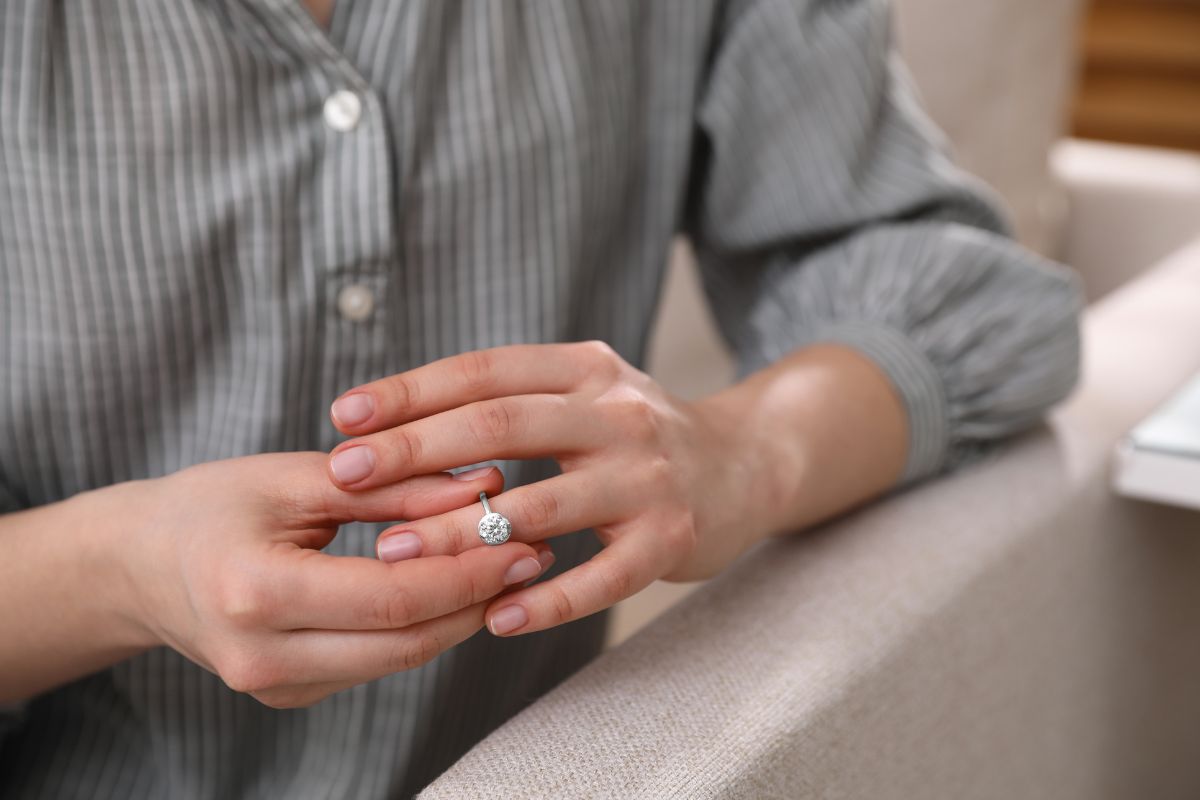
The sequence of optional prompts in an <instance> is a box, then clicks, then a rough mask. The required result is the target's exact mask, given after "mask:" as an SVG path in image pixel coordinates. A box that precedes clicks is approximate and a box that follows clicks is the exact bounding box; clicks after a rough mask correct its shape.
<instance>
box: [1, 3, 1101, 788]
mask: <svg viewBox="0 0 1200 800" xmlns="http://www.w3.org/2000/svg"><path fill="white" fill-rule="evenodd" d="M889 22H890V21H889V13H888V9H887V6H886V4H885V3H883V2H875V1H874V0H728V2H726V1H724V0H655V2H653V3H649V2H638V1H637V0H592V1H591V2H588V0H543V1H541V2H538V1H537V0H510V1H509V2H504V3H498V2H488V1H487V0H478V1H477V2H470V1H469V0H461V1H452V0H404V1H403V2H399V1H397V0H394V1H393V2H387V0H337V2H336V3H335V10H334V16H333V19H332V22H331V25H330V28H329V29H328V30H322V29H321V28H319V27H318V26H317V25H316V24H315V23H314V22H313V21H312V19H311V18H310V17H309V16H308V15H307V14H306V13H305V11H304V10H303V9H302V7H301V6H300V4H299V3H298V2H296V0H189V1H186V2H185V1H184V0H115V1H114V0H73V1H72V2H63V1H62V0H57V1H53V2H52V1H51V0H5V2H4V3H3V4H0V511H12V510H17V509H23V508H28V507H32V506H37V505H40V504H44V503H49V502H52V501H56V500H59V499H61V498H65V497H68V496H70V495H73V494H75V493H78V492H81V491H84V490H87V489H92V488H95V487H101V486H105V485H109V484H112V483H115V482H118V481H125V480H129V479H135V478H145V477H153V476H159V475H163V474H166V473H170V472H172V471H175V470H178V469H181V468H183V467H186V466H188V465H190V464H194V463H197V462H203V461H209V460H213V459H221V458H227V457H232V456H239V455H246V454H251V453H258V452H264V451H289V450H311V449H317V450H328V449H330V448H332V447H333V446H334V445H335V444H336V443H337V442H338V441H339V437H338V435H337V434H336V432H335V430H334V429H333V427H332V426H331V424H330V421H329V418H328V414H327V409H328V407H329V403H330V402H331V400H332V399H333V398H334V397H336V396H337V395H338V394H340V393H341V392H342V391H344V390H345V389H347V388H349V387H351V386H354V385H356V384H358V383H360V382H364V381H368V380H371V379H375V378H378V377H381V376H385V375H388V374H392V373H397V372H401V371H404V370H407V369H411V368H413V367H416V366H418V365H420V364H424V363H426V362H429V361H431V360H433V359H437V358H440V357H443V356H447V355H450V354H454V353H458V352H462V351H466V350H471V349H476V348H483V347H489V346H494V345H501V344H507V343H516V342H558V341H570V340H579V339H585V338H597V339H603V340H606V341H608V342H609V343H610V344H611V345H612V346H613V347H614V348H615V349H616V350H617V352H619V353H620V354H621V355H622V356H623V357H624V358H626V359H627V360H628V361H630V362H631V363H633V364H635V365H636V364H641V363H642V361H643V356H644V352H645V346H646V339H647V332H648V330H649V329H650V325H651V322H652V316H653V312H654V309H655V305H656V302H657V300H658V296H659V289H660V285H661V280H662V276H663V265H664V263H665V261H666V257H667V253H668V249H669V245H670V242H671V240H672V237H673V236H675V235H677V234H682V235H685V236H687V237H689V238H690V239H691V241H692V242H693V244H694V246H695V249H696V251H697V254H698V257H699V262H700V266H701V270H702V275H703V278H704V285H705V288H706V291H707V292H708V295H709V298H710V300H711V303H712V306H713V309H714V311H715V314H716V316H717V319H718V321H719V323H720V327H721V330H722V332H723V334H724V335H725V337H726V338H727V339H728V341H729V343H730V345H731V347H732V348H733V349H734V351H735V352H736V354H737V357H738V360H739V364H740V365H741V368H742V372H743V374H744V373H746V372H749V371H750V370H753V369H756V368H758V367H760V366H762V365H764V364H766V363H769V362H770V361H772V360H774V359H776V358H778V357H780V356H782V355H784V354H785V353H787V352H789V351H790V350H792V349H794V348H797V347H800V346H803V345H805V344H809V343H813V342H817V341H834V342H842V343H845V344H847V345H849V346H852V347H856V348H858V349H859V350H861V351H862V352H864V353H866V354H867V355H868V356H869V357H871V358H873V359H875V361H876V362H877V363H878V364H879V365H880V366H881V367H882V369H883V370H884V371H885V372H886V373H887V375H888V376H889V377H890V378H891V380H892V381H893V383H894V384H895V386H896V388H897V390H898V391H899V393H900V395H901V397H902V398H903V401H904V404H905V407H906V410H907V413H908V418H909V421H910V427H911V436H910V439H911V444H910V452H909V455H908V462H907V467H906V473H905V479H906V480H908V481H912V480H916V479H919V478H921V477H924V476H928V475H930V474H933V473H936V472H939V471H942V470H945V469H947V468H950V467H952V466H954V465H955V464H958V463H960V462H962V461H963V460H964V459H966V458H969V457H970V455H971V454H972V453H974V452H976V451H978V450H979V449H980V448H981V447H983V446H985V445H986V444H987V443H988V442H991V441H994V440H996V439H998V438H999V437H1002V436H1005V435H1007V434H1009V433H1011V432H1013V431H1016V430H1019V429H1021V428H1023V427H1027V426H1028V425H1030V424H1032V423H1033V422H1035V421H1036V420H1037V419H1038V417H1039V415H1040V414H1041V413H1042V412H1043V411H1044V410H1045V409H1046V408H1047V407H1048V406H1049V405H1051V404H1052V403H1053V402H1055V401H1056V400H1057V399H1059V398H1061V397H1062V396H1063V395H1064V394H1065V393H1066V392H1067V391H1068V389H1069V388H1070V386H1071V385H1072V383H1073V380H1074V376H1075V371H1076V365H1077V360H1078V353H1077V351H1078V336H1077V317H1078V307H1079V303H1078V299H1077V292H1076V286H1075V282H1074V280H1073V279H1072V278H1071V277H1070V276H1069V275H1068V273H1067V272H1066V271H1065V270H1063V269H1061V268H1058V267H1056V266H1054V265H1051V264H1049V263H1046V262H1043V261H1042V260H1040V259H1039V258H1037V257H1036V256H1033V255H1031V254H1030V253H1028V252H1025V251H1023V250H1022V249H1021V248H1019V247H1018V246H1016V245H1015V244H1013V243H1012V242H1011V241H1010V240H1009V239H1007V238H1006V236H1005V233H1004V231H1005V224H1004V222H1003V221H1002V219H1001V218H1000V216H999V215H998V213H997V210H996V207H995V203H994V202H993V201H992V200H991V199H990V197H989V195H988V193H987V192H986V190H984V189H983V188H981V187H980V186H978V185H977V184H975V183H974V182H973V181H971V180H970V179H969V178H967V177H965V176H964V175H963V174H962V173H960V172H958V171H956V170H955V169H954V167H953V166H952V165H951V163H950V161H949V160H948V158H947V155H946V152H945V147H944V144H943V142H942V139H941V137H940V135H939V134H938V133H937V132H936V131H935V130H934V129H933V128H932V126H931V125H930V123H929V121H928V120H927V119H926V117H925V116H924V115H923V114H922V112H921V111H920V110H919V108H918V107H917V105H916V104H915V102H914V96H913V93H912V92H911V91H910V89H909V88H908V86H907V83H906V80H905V77H904V73H903V71H902V70H901V69H900V68H899V67H898V66H897V65H896V63H895V60H894V57H893V55H892V54H891V50H890V48H889V27H890V24H889ZM502 466H503V468H504V471H505V474H506V478H507V482H508V484H509V485H510V486H511V485H517V484H521V483H526V482H529V481H534V480H539V479H541V478H543V477H546V476H549V475H551V474H553V472H554V470H555V469H556V467H555V465H554V464H553V463H549V462H542V461H531V462H506V463H504V464H503V465H502ZM381 527H382V526H379V525H368V524H352V525H347V526H344V527H343V529H342V532H341V534H340V536H339V537H338V538H337V540H336V541H335V543H334V544H333V545H331V547H330V551H331V552H334V553H340V554H371V553H372V552H373V543H374V539H375V535H376V533H377V532H378V531H379V530H380V529H381ZM46 535H53V532H52V531H47V532H46ZM555 546H556V551H557V554H558V557H559V566H558V567H557V569H558V570H561V569H565V568H569V567H570V566H572V565H573V564H577V563H579V562H580V561H582V560H584V559H586V558H588V557H590V556H591V555H592V554H594V553H595V552H596V551H597V549H598V547H599V545H598V543H597V541H596V539H595V537H594V536H593V535H592V534H590V533H588V532H582V533H579V534H575V535H573V536H570V537H564V538H563V539H560V540H558V541H557V542H556V545H555ZM603 633H604V618H603V615H597V616H595V617H592V618H588V619H585V620H582V621H579V622H576V623H573V624H571V625H567V626H563V627H561V628H558V629H555V630H551V631H547V632H543V633H539V634H535V635H530V636H522V637H517V638H513V639H497V638H494V637H491V636H489V635H487V634H486V633H484V634H481V635H477V636H475V637H474V638H472V639H470V640H469V641H467V642H466V643H464V644H463V645H461V646H459V647H457V648H455V649H453V650H451V651H448V652H446V653H444V654H443V655H442V656H440V657H439V658H437V659H435V660H434V661H433V662H431V663H430V664H428V665H426V666H424V667H422V668H419V669H415V670H412V671H410V672H407V673H403V674H398V675H394V676H392V677H389V678H386V679H383V680H378V681H374V682H372V683H370V684H366V685H362V686H358V687H356V688H354V689H351V690H348V691H345V692H342V693H340V694H338V695H335V696H333V697H331V698H329V699H327V700H325V701H324V702H322V703H320V704H318V705H316V706H314V707H312V708H308V709H298V710H284V711H280V710H271V709H268V708H266V707H263V706H261V705H259V704H258V703H257V702H256V701H254V700H253V699H251V698H249V697H247V696H244V695H238V694H236V693H234V692H232V691H230V690H229V689H228V688H227V687H225V686H224V685H223V684H222V683H221V681H220V680H219V679H218V678H216V677H215V676H213V675H211V674H210V673H208V672H206V671H204V670H203V669H201V668H199V667H197V666H195V665H193V664H192V663H191V662H189V661H188V660H186V659H185V658H183V657H182V656H180V655H178V654H177V653H175V652H173V651H170V650H167V649H159V650H154V651H151V652H148V653H145V654H144V655H141V656H139V657H136V658H134V659H132V660H130V661H127V662H124V663H121V664H118V665H117V666H115V667H113V668H111V669H107V670H105V671H103V672H101V673H98V674H95V675H92V676H89V677H86V678H84V679H82V680H79V681H77V682H74V683H72V684H70V685H68V686H64V687H61V688H59V689H56V690H54V691H51V692H48V693H46V694H44V695H42V696H39V697H37V698H35V699H33V700H31V701H29V702H27V703H25V704H23V705H21V706H20V707H17V708H11V709H5V710H3V711H2V712H0V794H2V795H4V796H5V797H102V798H109V797H112V798H131V797H172V798H229V797H258V796H267V797H289V798H307V797H312V798H324V797H336V798H350V797H354V798H357V797H362V798H373V797H384V796H408V795H410V794H412V793H413V792H415V791H417V790H418V789H419V788H420V787H421V786H423V785H425V784H426V783H428V782H429V781H430V780H431V779H432V778H434V777H435V776H436V775H437V774H438V773H439V772H440V771H442V770H443V769H445V768H446V767H447V766H448V765H449V764H451V763H452V762H453V761H454V760H455V759H456V758H457V757H458V756H460V755H461V754H462V753H464V752H465V751H466V750H467V749H468V748H470V747H471V746H472V745H473V744H474V743H475V742H477V741H479V740H480V739H481V738H482V737H483V736H484V735H485V734H487V733H488V732H489V731H490V730H492V729H493V728H494V727H496V726H497V725H499V724H500V723H501V722H503V721H504V720H505V719H506V718H508V717H510V716H511V715H513V714H514V713H516V712H517V711H518V710H520V709H521V708H523V707H524V706H526V705H527V704H529V703H530V702H532V701H533V700H534V699H536V698H537V697H538V696H539V695H540V694H542V693H543V692H545V691H546V690H547V689H548V688H549V687H551V686H553V685H554V684H555V683H556V682H558V681H560V680H562V679H563V678H564V677H565V676H566V675H568V674H570V673H571V672H572V671H573V670H575V669H577V668H578V667H579V666H581V665H582V664H583V663H585V662H586V661H588V660H589V659H590V658H592V657H593V656H594V655H595V654H596V653H597V652H598V651H599V649H600V648H601V645H602V640H603ZM0 646H3V644H2V643H0ZM530 746H537V744H536V743H530ZM497 757H498V758H502V757H503V754H497Z"/></svg>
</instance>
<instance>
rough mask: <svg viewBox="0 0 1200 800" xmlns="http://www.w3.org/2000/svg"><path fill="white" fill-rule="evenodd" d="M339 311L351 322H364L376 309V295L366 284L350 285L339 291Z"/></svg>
mask: <svg viewBox="0 0 1200 800" xmlns="http://www.w3.org/2000/svg"><path fill="white" fill-rule="evenodd" d="M337 307H338V313H340V314H341V315H342V316H343V317H345V318H346V319H348V320H350V321H351V322H362V321H363V320H364V319H366V318H367V317H369V316H371V312H372V311H374V310H375V295H373V294H371V290H370V289H368V288H367V287H365V286H358V285H353V284H352V285H350V286H346V287H345V288H343V289H342V290H341V291H340V292H338V299H337Z"/></svg>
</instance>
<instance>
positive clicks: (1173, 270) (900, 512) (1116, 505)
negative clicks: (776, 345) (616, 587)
mask: <svg viewBox="0 0 1200 800" xmlns="http://www.w3.org/2000/svg"><path fill="white" fill-rule="evenodd" d="M1198 308H1200V240H1198V241H1197V242H1196V244H1195V245H1193V246H1192V247H1191V248H1190V249H1189V250H1188V251H1186V252H1183V253H1181V254H1180V255H1179V256H1177V257H1176V258H1175V259H1173V260H1172V261H1171V263H1169V264H1164V265H1163V266H1162V267H1161V268H1160V269H1158V270H1156V271H1155V272H1153V273H1151V274H1150V275H1148V276H1147V277H1146V278H1145V279H1143V280H1141V281H1140V282H1139V283H1137V284H1135V285H1133V286H1131V287H1129V288H1128V289H1127V290H1124V291H1122V292H1119V293H1118V294H1117V295H1115V296H1113V297H1112V298H1111V299H1110V300H1109V301H1107V302H1106V303H1105V304H1104V305H1103V306H1101V307H1098V308H1096V309H1094V310H1093V311H1091V312H1090V313H1089V319H1088V323H1087V325H1086V335H1085V343H1086V345H1087V353H1088V359H1087V362H1086V366H1085V373H1084V380H1083V383H1082V387H1081V391H1080V392H1079V393H1078V394H1077V395H1076V396H1075V397H1074V398H1073V400H1072V401H1071V402H1070V403H1069V404H1068V405H1067V406H1065V407H1064V408H1063V409H1062V410H1061V411H1059V412H1057V413H1056V414H1055V415H1054V417H1053V420H1052V422H1051V425H1050V427H1049V429H1048V430H1043V431H1041V432H1039V433H1037V434H1035V435H1031V436H1029V437H1026V438H1025V439H1023V440H1022V441H1020V442H1019V443H1017V444H1015V445H1014V446H1012V447H1010V448H1007V449H1006V450H1005V451H1004V452H1003V453H1000V454H998V457H997V458H995V459H992V460H990V461H989V462H988V463H986V464H981V465H977V466H976V467H974V468H972V469H969V470H965V471H963V472H961V473H960V474H958V475H955V476H952V477H949V478H946V479H944V480H941V481H938V482H936V483H934V484H931V485H928V486H926V487H923V488H922V489H920V490H917V491H913V492H909V493H907V494H905V495H903V496H899V497H895V498H892V499H891V500H889V501H887V502H884V503H881V504H879V505H877V506H875V507H874V508H871V509H868V510H866V511H864V512H862V513H859V514H857V515H855V516H853V517H851V518H848V519H847V520H845V521H843V522H841V523H838V524H835V525H832V526H829V527H828V528H826V529H824V530H820V531H816V532H813V533H811V534H808V535H805V536H800V537H794V538H792V539H789V540H787V541H782V542H774V543H770V544H767V545H765V546H764V547H763V548H762V549H760V550H759V551H758V552H756V553H753V554H751V555H750V556H748V557H747V558H746V559H745V560H744V561H743V562H741V563H740V564H739V565H738V566H737V567H735V568H734V569H733V570H732V571H730V572H728V573H726V574H725V575H723V576H721V577H720V578H718V579H716V580H715V581H713V582H712V583H710V584H709V585H707V586H706V587H704V588H703V589H701V590H699V591H698V592H697V593H696V594H695V595H693V596H692V597H691V598H689V599H688V601H687V602H686V603H685V604H683V605H681V606H680V607H678V608H676V609H674V610H673V611H671V612H669V613H668V614H667V615H665V616H664V617H662V618H660V619H658V620H656V621H655V622H654V623H652V624H651V625H650V626H649V627H648V628H646V629H645V630H643V631H642V632H641V633H639V634H638V635H636V636H635V637H634V638H632V639H630V640H629V641H627V642H625V643H624V644H623V645H621V646H620V647H619V648H616V649H614V650H610V651H609V652H607V653H606V654H604V655H603V656H601V657H600V658H599V659H598V660H596V661H595V662H593V663H592V664H591V665H589V666H588V667H587V668H585V669H584V670H583V671H581V672H580V673H578V674H577V675H575V676H574V677H573V678H571V679H570V680H568V681H567V682H566V683H564V684H563V685H562V686H560V687H558V688H557V689H555V690H554V691H553V692H551V693H550V694H549V695H547V696H546V697H544V698H543V699H542V700H541V701H539V702H538V703H537V704H536V705H534V706H533V707H532V708H530V709H528V710H526V711H524V712H522V713H521V714H520V715H518V716H517V717H516V718H514V719H513V720H511V721H510V722H508V723H507V724H506V725H504V726H503V727H502V728H501V729H500V730H499V731H497V732H496V733H494V734H493V735H491V736H490V737H489V738H488V739H486V740H484V741H483V742H482V743H481V744H480V745H478V746H477V747H476V748H474V749H473V750H472V751H471V752H470V753H469V754H468V755H467V756H466V757H465V758H463V759H462V760H461V761H460V762H459V763H458V764H456V765H455V766H454V767H453V768H452V769H451V770H450V771H449V772H447V773H446V774H445V775H444V776H442V777H441V778H439V779H438V780H437V781H435V782H434V783H433V784H432V785H431V786H430V787H429V788H428V789H427V790H426V791H425V792H424V793H422V795H421V797H422V798H424V799H425V800H440V798H460V797H475V798H511V797H522V798H561V797H580V798H583V797H588V798H609V797H621V798H704V797H713V798H717V797H719V798H745V799H746V800H751V799H753V800H763V799H764V798H779V799H780V800H784V799H785V798H786V799H787V800H799V799H800V798H847V799H848V798H863V797H870V798H880V800H891V799H892V798H895V800H908V799H909V798H916V797H922V798H925V797H928V798H977V799H980V800H982V799H983V798H995V800H1007V799H1008V798H1013V797H1030V798H1035V797H1036V798H1055V800H1097V799H1100V800H1106V799H1111V800H1123V799H1124V798H1130V797H1155V798H1178V799H1179V800H1184V798H1193V797H1197V796H1200V773H1198V772H1197V770H1196V764H1195V747H1196V742H1197V741H1200V683H1198V682H1197V681H1196V679H1195V676H1196V674H1197V673H1198V672H1200V639H1198V638H1197V637H1196V636H1195V631H1196V629H1197V626H1200V581H1197V580H1196V575H1197V574H1198V572H1200V537H1197V533H1198V532H1200V514H1197V513H1195V512H1191V511H1186V510H1183V509H1172V508H1168V507H1164V506H1152V505H1148V504H1143V503H1137V502H1133V501H1129V500H1124V499H1122V498H1119V497H1116V496H1115V495H1113V494H1112V493H1111V491H1110V490H1109V488H1108V481H1109V475H1108V464H1109V458H1110V454H1111V452H1112V448H1113V445H1114V444H1115V443H1116V441H1117V440H1118V438H1119V437H1121V436H1123V435H1124V433H1125V432H1126V431H1127V430H1129V428H1130V427H1131V426H1132V425H1133V424H1134V423H1135V422H1136V421H1138V420H1139V419H1140V418H1142V417H1143V416H1144V415H1145V414H1146V413H1148V412H1149V411H1150V410H1151V409H1153V408H1154V407H1155V406H1156V405H1158V404H1159V403H1160V402H1162V401H1163V400H1164V399H1165V398H1166V397H1167V396H1169V395H1170V393H1171V392H1172V391H1173V390H1174V389H1175V388H1176V387H1177V386H1178V385H1179V384H1180V383H1182V382H1183V381H1184V380H1186V379H1187V378H1189V377H1190V376H1191V375H1193V374H1195V373H1196V372H1197V371H1200V349H1198V348H1197V347H1196V346H1195V343H1196V342H1197V341H1200V314H1197V309H1198Z"/></svg>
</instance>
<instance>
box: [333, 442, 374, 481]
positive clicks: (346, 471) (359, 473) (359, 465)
mask: <svg viewBox="0 0 1200 800" xmlns="http://www.w3.org/2000/svg"><path fill="white" fill-rule="evenodd" d="M329 468H330V469H332V470H333V475H334V477H335V478H337V479H338V480H339V481H341V482H342V483H344V484H346V485H347V486H349V485H350V484H352V483H358V482H359V481H361V480H362V479H363V478H365V477H367V476H368V475H370V474H371V470H373V469H375V454H374V453H373V452H371V448H369V447H365V446H360V447H351V448H349V449H347V450H343V451H342V452H340V453H338V454H337V455H336V456H334V457H333V458H332V459H331V460H330V462H329Z"/></svg>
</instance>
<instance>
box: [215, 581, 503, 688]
mask: <svg viewBox="0 0 1200 800" xmlns="http://www.w3.org/2000/svg"><path fill="white" fill-rule="evenodd" d="M485 607H486V604H485V603H476V604H475V605H472V606H469V607H467V608H462V609H459V610H457V611H455V612H453V613H451V614H447V615H445V616H442V617H438V618H437V619H432V620H429V621H427V622H423V623H420V624H418V625H413V626H410V627H407V628H403V629H400V630H375V631H339V630H332V631H331V630H302V631H293V632H289V633H284V634H280V635H279V636H278V637H277V639H276V640H275V642H274V646H273V647H258V648H256V649H255V651H254V652H252V653H250V654H248V655H246V656H245V657H243V658H242V659H241V660H240V661H239V662H238V663H237V664H235V665H233V666H231V667H230V668H229V669H227V670H226V671H224V672H222V677H223V678H224V679H225V682H226V683H228V684H229V685H230V687H231V688H233V689H235V690H237V691H241V692H250V693H251V694H258V693H265V692H268V691H272V690H279V689H280V687H285V686H292V687H295V686H299V685H305V684H308V685H316V684H349V685H354V684H358V683H365V682H366V681H371V680H375V679H376V678H381V677H383V676H384V675H391V674H393V673H396V672H404V671H406V670H410V669H415V668H417V667H419V666H421V665H423V664H426V663H428V662H429V661H431V660H432V659H433V658H435V657H436V656H437V655H438V654H440V653H442V652H444V651H445V650H448V649H450V648H451V647H453V646H454V645H456V644H459V643H461V642H463V641H466V640H467V639H468V638H470V637H471V636H472V635H473V634H474V633H475V632H476V631H478V630H479V629H480V628H481V627H483V611H484V608H485Z"/></svg>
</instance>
